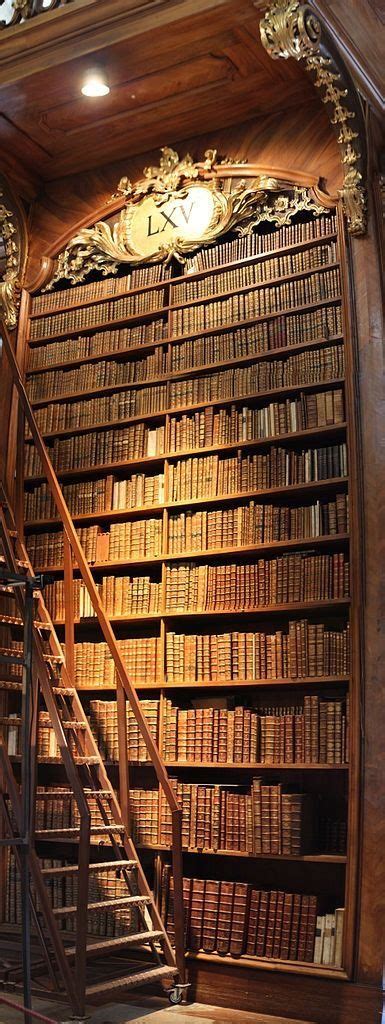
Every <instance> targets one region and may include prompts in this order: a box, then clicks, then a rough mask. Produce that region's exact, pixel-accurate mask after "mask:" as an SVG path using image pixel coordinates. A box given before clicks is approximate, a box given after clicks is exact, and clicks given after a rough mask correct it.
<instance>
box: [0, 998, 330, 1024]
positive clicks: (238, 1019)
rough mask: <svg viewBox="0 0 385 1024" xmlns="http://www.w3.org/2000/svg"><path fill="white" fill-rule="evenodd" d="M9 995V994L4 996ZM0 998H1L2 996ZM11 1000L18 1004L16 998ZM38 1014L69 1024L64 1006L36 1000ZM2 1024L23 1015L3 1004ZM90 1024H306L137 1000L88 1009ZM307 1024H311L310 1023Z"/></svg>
mask: <svg viewBox="0 0 385 1024" xmlns="http://www.w3.org/2000/svg"><path fill="white" fill-rule="evenodd" d="M5 995H6V993H5ZM0 998H1V996H0ZM9 998H10V999H12V1000H14V1001H16V996H15V995H10V996H9ZM34 1009H35V1010H37V1012H39V1013H42V1014H45V1015H47V1016H48V1017H51V1018H52V1019H53V1020H54V1021H58V1022H59V1021H60V1022H67V1021H68V1024H70V1016H71V1014H70V1011H69V1010H68V1009H67V1010H66V1008H65V1007H63V1004H61V1005H59V1004H58V1003H52V1002H48V1001H47V1000H41V999H36V1000H34ZM0 1024H24V1019H23V1015H22V1014H21V1013H19V1012H18V1011H16V1010H11V1009H9V1008H8V1007H2V1006H1V1004H0ZM87 1024H305V1022H304V1021H301V1022H299V1021H295V1020H292V1019H289V1018H288V1017H285V1018H283V1017H266V1016H263V1015H261V1014H259V1013H244V1012H243V1011H242V1010H225V1009H222V1008H220V1007H218V1008H216V1007H213V1006H204V1005H203V1004H202V1003H192V1004H191V1005H190V1006H184V1007H180V1006H168V1005H167V1006H166V1005H165V1002H164V1000H159V999H143V1000H142V1001H141V1000H140V999H138V997H136V1000H135V1003H131V1004H129V1003H128V1004H127V1003H124V1004H123V1003H114V1004H113V1005H111V1006H100V1007H98V1009H92V1008H91V1007H90V1008H89V1011H88V1016H87ZM306 1024H312V1022H311V1021H308V1022H306Z"/></svg>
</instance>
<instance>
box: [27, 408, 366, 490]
mask: <svg viewBox="0 0 385 1024" xmlns="http://www.w3.org/2000/svg"><path fill="white" fill-rule="evenodd" d="M345 430H346V423H345V422H343V423H333V424H330V425H329V426H325V427H313V428H306V430H299V431H297V432H294V431H291V432H290V433H288V434H274V435H271V436H270V437H261V438H258V439H256V440H254V441H253V440H248V441H231V442H230V443H229V444H222V445H220V444H214V445H209V446H208V447H206V448H181V449H180V450H179V451H177V452H170V451H167V452H163V453H162V454H159V455H141V456H138V457H137V458H135V459H122V460H121V461H120V462H104V463H100V465H98V464H97V463H96V464H94V465H92V466H79V467H78V468H74V469H58V470H57V471H56V475H57V477H58V479H59V480H68V479H71V480H74V479H79V478H83V477H90V476H95V475H97V476H98V475H100V473H101V474H102V475H108V474H109V473H113V472H115V471H116V470H117V469H128V467H129V466H135V467H138V466H151V465H152V466H156V465H159V464H160V463H163V462H174V461H175V460H176V461H178V460H179V459H183V458H191V456H194V455H214V454H221V453H222V452H237V451H254V449H255V448H269V447H271V446H272V445H279V446H281V445H282V444H287V443H290V445H292V446H294V447H296V446H297V445H298V444H301V442H303V441H309V440H310V439H311V440H312V441H315V444H314V445H313V447H316V445H317V442H318V439H319V438H322V439H324V440H325V441H326V440H330V439H335V438H337V437H341V435H342V434H344V432H345ZM44 480H45V476H44V473H42V474H40V473H37V474H36V475H32V476H26V477H25V481H24V482H25V483H27V484H34V483H40V482H42V481H44Z"/></svg>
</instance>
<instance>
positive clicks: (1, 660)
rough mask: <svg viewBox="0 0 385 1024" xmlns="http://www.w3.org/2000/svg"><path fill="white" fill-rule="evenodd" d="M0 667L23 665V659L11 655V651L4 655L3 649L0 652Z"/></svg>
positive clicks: (19, 656)
mask: <svg viewBox="0 0 385 1024" xmlns="http://www.w3.org/2000/svg"><path fill="white" fill-rule="evenodd" d="M0 665H24V658H22V657H21V654H20V655H17V654H13V653H12V651H8V652H7V653H5V649H4V650H3V651H0Z"/></svg>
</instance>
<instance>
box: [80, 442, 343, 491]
mask: <svg viewBox="0 0 385 1024" xmlns="http://www.w3.org/2000/svg"><path fill="white" fill-rule="evenodd" d="M347 471H348V465H347V449H346V444H345V442H343V443H342V444H335V445H325V446H323V447H321V448H305V449H302V450H300V451H295V450H293V449H292V448H281V447H272V448H271V449H270V450H269V451H268V452H263V453H262V454H255V455H247V454H244V453H243V452H239V453H238V454H237V455H235V456H232V455H229V456H226V455H202V456H198V457H197V458H185V459H180V460H179V461H176V462H170V464H169V465H168V479H167V485H168V486H167V491H166V492H165V500H168V501H187V500H190V499H194V498H202V497H203V498H213V497H220V496H221V495H223V496H224V495H231V494H240V493H242V492H244V491H246V492H247V491H255V490H258V491H259V490H268V489H269V488H273V487H285V488H286V487H291V486H295V485H296V484H304V483H311V482H312V481H318V480H328V479H332V478H333V477H346V476H347ZM75 486H76V485H75Z"/></svg>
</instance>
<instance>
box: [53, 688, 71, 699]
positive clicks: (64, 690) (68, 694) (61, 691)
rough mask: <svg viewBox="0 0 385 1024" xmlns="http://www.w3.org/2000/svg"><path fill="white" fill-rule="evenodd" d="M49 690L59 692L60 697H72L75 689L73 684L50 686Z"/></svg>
mask: <svg viewBox="0 0 385 1024" xmlns="http://www.w3.org/2000/svg"><path fill="white" fill-rule="evenodd" d="M51 692H52V693H55V694H60V696H61V697H73V696H74V695H75V693H76V690H75V687H74V686H51Z"/></svg>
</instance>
